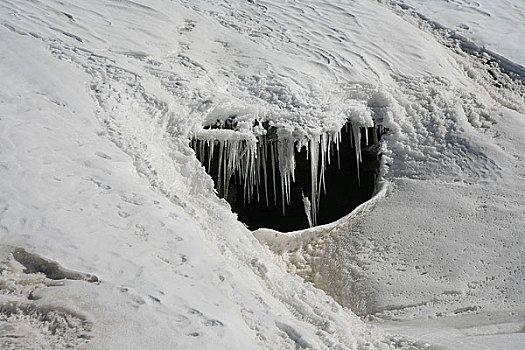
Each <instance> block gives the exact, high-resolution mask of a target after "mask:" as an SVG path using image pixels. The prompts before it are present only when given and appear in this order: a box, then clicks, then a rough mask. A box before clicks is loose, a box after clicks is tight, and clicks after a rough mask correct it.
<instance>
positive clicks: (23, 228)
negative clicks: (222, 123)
mask: <svg viewBox="0 0 525 350" xmlns="http://www.w3.org/2000/svg"><path fill="white" fill-rule="evenodd" d="M404 2H405V3H406V4H409V5H410V6H413V7H414V8H416V9H417V11H419V12H420V13H425V15H426V16H427V17H431V18H432V20H435V21H437V22H439V21H442V22H443V23H442V24H443V25H444V26H450V27H455V26H458V28H463V32H462V34H465V31H467V34H469V35H466V34H465V35H466V36H468V37H469V38H470V39H472V40H473V41H474V42H475V43H479V45H486V46H487V47H489V48H490V49H491V50H492V51H494V52H497V53H498V54H500V55H502V56H504V57H506V58H507V59H509V60H510V61H514V63H516V64H523V60H522V58H523V52H522V51H521V50H522V49H523V47H525V45H523V44H524V42H523V35H518V34H516V35H515V36H514V37H513V38H514V39H510V37H509V40H507V39H505V40H501V39H498V35H503V34H501V33H505V30H508V28H517V29H516V31H517V32H519V31H520V28H523V21H521V20H520V17H519V16H517V17H514V16H508V15H505V13H506V12H505V11H506V9H507V7H506V6H507V5H509V4H510V2H509V3H508V4H507V2H498V4H495V3H489V2H488V1H487V2H481V1H479V2H470V1H453V2H445V1H429V2H424V3H423V2H418V1H410V2H409V1H404ZM399 3H401V2H397V4H399ZM476 4H478V5H479V6H478V5H476ZM418 6H419V7H418ZM450 6H454V11H456V12H457V13H460V14H461V16H462V17H461V19H458V18H459V17H456V16H452V15H443V13H445V12H444V11H445V9H448V8H449V7H450ZM476 6H477V8H480V7H482V8H483V10H484V11H488V12H489V13H490V14H491V16H489V17H490V18H491V21H486V22H485V21H481V20H479V19H478V17H476V16H478V15H477V14H476V15H474V14H472V11H473V10H472V9H473V8H476ZM509 6H514V7H513V9H515V10H516V13H518V14H520V16H521V14H522V13H523V11H521V10H520V9H521V8H522V6H521V5H520V4H514V3H513V4H510V5H509ZM438 10H439V11H438ZM448 13H450V12H448ZM476 13H477V12H476ZM507 14H508V13H507ZM466 19H470V21H471V22H466ZM453 20H454V21H456V20H457V21H459V22H461V23H459V22H452V21H453ZM448 21H450V22H448ZM456 23H459V24H464V23H466V24H467V25H468V26H469V29H468V30H467V29H466V27H465V26H463V27H461V26H459V24H456ZM0 24H1V25H0V48H1V50H0V79H1V81H2V87H1V88H0V243H1V244H2V248H1V254H0V258H1V259H0V264H1V266H0V272H1V276H0V346H1V347H5V348H31V347H34V348H42V347H44V348H46V347H47V348H53V349H56V348H60V347H68V346H77V347H83V348H95V349H102V348H113V349H145V348H159V349H173V348H182V349H192V348H199V349H201V348H202V349H205V348H221V349H222V348H225V349H226V348H235V349H251V348H269V349H287V348H290V349H296V348H315V349H317V348H322V349H346V348H349V349H374V348H375V349H387V348H406V349H410V348H412V349H414V348H416V349H417V348H429V347H430V348H436V349H438V348H439V349H480V348H488V349H520V346H521V345H522V344H524V343H525V332H524V329H525V288H524V287H525V276H524V273H525V272H524V271H525V257H524V254H523V246H524V243H525V242H524V233H523V227H525V210H524V206H525V205H524V200H523V198H525V181H523V180H524V178H525V163H524V153H525V152H524V151H525V143H524V142H525V139H524V137H523V135H525V119H524V115H525V101H524V94H523V87H522V86H521V85H520V84H519V83H518V82H516V81H513V80H511V79H509V78H508V77H506V76H505V75H504V74H501V72H500V71H499V70H498V69H497V67H494V66H489V64H490V63H487V62H484V61H483V60H480V58H479V57H472V56H470V55H469V54H467V53H464V52H463V51H462V50H461V49H460V48H459V47H457V45H456V46H454V45H450V41H448V40H449V39H447V38H444V37H442V35H441V34H440V33H438V32H435V31H433V29H432V28H433V27H432V26H428V25H426V24H428V21H426V20H425V19H422V18H421V17H414V16H413V14H412V13H411V12H410V11H407V10H403V7H399V6H397V5H396V3H394V2H388V3H387V2H386V1H384V2H383V1H382V2H378V1H370V0H356V1H351V2H350V1H330V2H321V1H314V0H308V1H302V2H297V1H285V2H278V1H274V0H270V1H247V2H246V1H232V2H228V1H219V0H196V1H184V0H180V1H167V0H151V1H147V2H146V1H131V0H124V1H111V0H92V1H89V3H88V2H85V1H81V0H68V1H56V0H49V1H46V2H40V1H23V0H5V1H2V3H1V4H0ZM494 28H497V29H498V30H494ZM458 30H459V29H458ZM505 38H507V36H505ZM495 79H497V81H496V82H497V83H499V85H497V84H495ZM498 86H499V87H498ZM234 114H235V115H237V116H239V117H240V118H241V119H242V118H244V119H245V120H253V119H259V120H268V121H271V122H272V123H273V124H274V125H276V126H278V127H279V128H281V129H282V130H285V131H287V132H289V133H291V134H295V135H303V137H304V138H305V139H310V138H312V137H314V136H315V135H319V134H320V133H323V132H329V131H334V130H337V128H338V127H340V126H341V125H343V124H344V122H345V121H346V120H347V119H351V120H352V121H354V122H356V123H359V124H361V125H370V124H371V122H372V118H374V119H375V120H376V122H378V123H381V124H382V125H383V126H384V127H387V128H388V129H389V133H388V134H387V135H386V136H385V137H384V140H383V144H382V150H383V154H384V157H383V165H382V172H383V182H382V187H380V189H379V188H378V194H377V196H376V197H375V198H374V200H373V201H371V202H369V203H367V204H365V205H363V206H362V207H360V208H358V210H357V211H356V212H354V213H353V214H350V215H348V216H347V217H345V218H343V219H341V220H339V221H338V222H336V223H334V224H330V225H325V226H322V227H317V228H312V229H310V230H305V231H301V232H295V233H292V234H281V233H278V232H275V231H273V232H270V231H268V230H267V231H265V230H261V231H258V232H255V236H256V237H257V238H258V240H257V239H256V238H255V237H254V235H252V233H251V232H249V231H248V230H247V229H246V228H245V227H244V226H243V225H242V224H241V223H239V222H238V221H237V220H236V217H235V215H234V214H233V213H231V210H230V208H229V206H228V204H227V203H226V202H225V201H224V200H221V199H219V198H218V197H217V196H216V195H215V191H214V189H213V182H212V180H211V178H210V177H209V176H208V175H207V174H206V173H205V171H204V169H203V167H202V166H201V165H200V163H199V161H198V160H197V159H196V157H195V153H194V152H193V150H192V149H191V148H190V147H189V139H190V138H191V137H192V136H193V135H195V134H196V133H198V132H200V130H202V127H203V125H205V124H206V123H207V122H209V121H212V120H216V119H225V118H227V117H229V116H231V115H234ZM261 242H262V243H263V244H261ZM266 246H267V247H266ZM15 247H19V248H24V249H25V250H27V251H28V252H30V253H32V254H36V255H39V256H42V257H44V258H46V259H48V260H51V261H56V262H57V263H58V264H59V265H60V266H62V267H63V268H65V269H67V270H70V271H77V272H79V273H87V274H92V275H95V276H97V277H98V280H99V281H100V282H98V283H90V282H89V281H85V280H63V281H59V282H56V281H51V280H50V279H49V278H47V277H45V276H44V275H42V274H39V273H29V271H26V272H24V268H23V266H21V265H20V263H19V262H17V261H16V259H15V256H14V255H13V254H14V252H15V249H16V248H15ZM268 248H269V249H268ZM289 272H295V273H296V274H297V275H299V276H297V275H296V274H291V273H289ZM301 277H302V278H301ZM303 278H304V280H303ZM305 280H306V281H305ZM356 313H357V314H359V315H361V316H367V317H366V319H367V320H368V322H365V321H363V320H362V319H360V318H359V317H358V316H356ZM64 320H66V321H64ZM57 334H58V335H59V336H57ZM387 334H400V335H399V336H390V335H387ZM408 337H412V338H413V339H414V340H410V339H408Z"/></svg>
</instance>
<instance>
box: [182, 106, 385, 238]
mask: <svg viewBox="0 0 525 350" xmlns="http://www.w3.org/2000/svg"><path fill="white" fill-rule="evenodd" d="M235 126H236V122H235V116H232V117H231V118H229V119H228V120H226V121H221V122H217V123H214V124H212V125H209V126H207V127H205V129H204V130H203V132H202V133H199V134H198V135H196V136H195V137H194V139H193V140H192V143H191V145H192V148H193V149H194V150H195V153H196V155H197V158H198V159H199V160H200V161H201V163H202V164H203V165H204V167H205V168H206V171H207V172H208V174H209V175H210V176H211V177H212V178H213V180H214V183H215V187H216V189H217V192H218V194H219V196H221V197H223V198H225V199H226V200H227V201H228V202H229V203H230V205H231V207H232V209H233V211H234V212H235V213H237V215H238V218H239V220H240V221H242V222H243V223H244V224H246V225H247V226H248V228H250V229H251V230H255V229H258V228H271V229H275V230H278V231H283V232H287V231H288V232H289V231H294V230H300V229H305V228H308V227H311V226H317V225H322V224H327V223H330V222H333V221H335V220H337V219H340V218H341V217H343V216H345V215H347V214H348V213H350V212H351V211H352V210H353V209H354V208H356V207H357V206H359V205H360V204H361V203H363V202H365V201H367V200H368V199H370V198H371V197H372V195H373V192H374V188H375V184H376V179H377V176H378V172H379V163H380V153H379V139H380V137H381V135H382V134H383V133H384V132H385V129H384V128H382V127H381V126H379V125H376V126H374V127H368V128H364V127H352V124H351V123H350V122H348V123H347V124H346V125H345V126H344V127H343V128H342V129H341V130H340V131H339V132H332V133H324V134H321V135H317V136H314V137H312V138H310V139H307V140H302V141H301V140H295V139H294V138H293V137H292V136H291V134H290V135H288V136H286V135H285V136H283V135H282V133H280V131H279V130H278V129H277V128H276V127H274V126H269V125H268V124H267V123H263V125H262V126H263V127H264V129H265V130H266V134H265V135H261V136H257V137H255V136H253V135H252V134H250V133H246V134H243V133H240V132H237V131H235V130H234V129H235ZM323 169H324V171H323Z"/></svg>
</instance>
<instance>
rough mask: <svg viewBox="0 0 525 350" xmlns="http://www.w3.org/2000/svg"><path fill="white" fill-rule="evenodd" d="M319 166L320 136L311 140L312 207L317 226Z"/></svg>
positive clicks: (313, 218) (313, 221)
mask: <svg viewBox="0 0 525 350" xmlns="http://www.w3.org/2000/svg"><path fill="white" fill-rule="evenodd" d="M318 166H319V136H318V135H316V136H314V137H312V138H311V139H310V176H311V185H310V186H311V191H312V192H311V200H310V203H311V207H312V210H311V212H312V223H313V225H317V195H318V194H317V174H318Z"/></svg>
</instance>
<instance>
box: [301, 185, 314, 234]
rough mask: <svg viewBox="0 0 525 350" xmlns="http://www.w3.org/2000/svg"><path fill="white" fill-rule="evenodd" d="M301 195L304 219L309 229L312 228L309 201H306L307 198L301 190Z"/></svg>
mask: <svg viewBox="0 0 525 350" xmlns="http://www.w3.org/2000/svg"><path fill="white" fill-rule="evenodd" d="M301 195H302V196H303V205H304V212H305V214H306V218H307V219H308V225H310V227H312V226H313V222H312V205H311V203H310V200H309V199H308V197H305V196H304V192H303V191H302V190H301Z"/></svg>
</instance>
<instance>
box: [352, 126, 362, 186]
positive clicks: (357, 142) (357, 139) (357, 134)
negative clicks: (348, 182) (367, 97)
mask: <svg viewBox="0 0 525 350" xmlns="http://www.w3.org/2000/svg"><path fill="white" fill-rule="evenodd" d="M352 135H353V136H354V148H355V155H356V166H357V183H358V185H359V186H361V176H360V174H359V164H360V163H361V130H360V128H359V126H357V125H353V124H352Z"/></svg>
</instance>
